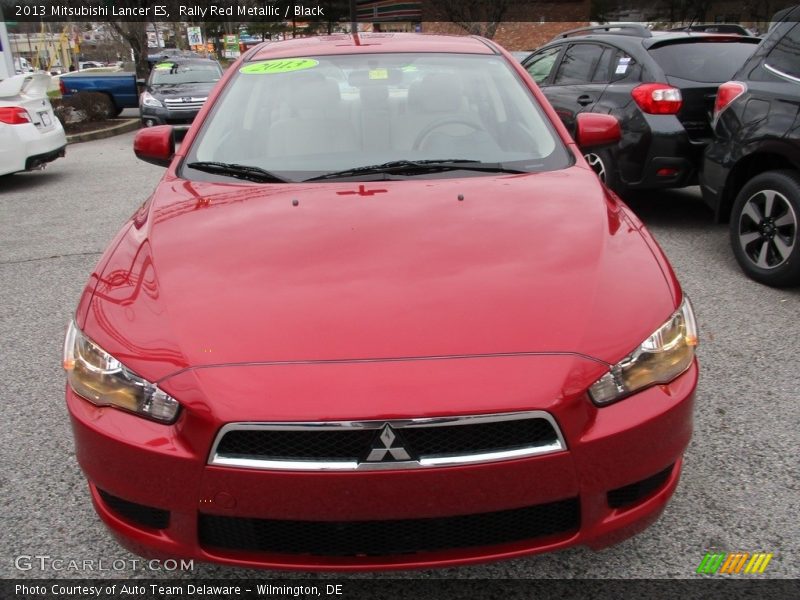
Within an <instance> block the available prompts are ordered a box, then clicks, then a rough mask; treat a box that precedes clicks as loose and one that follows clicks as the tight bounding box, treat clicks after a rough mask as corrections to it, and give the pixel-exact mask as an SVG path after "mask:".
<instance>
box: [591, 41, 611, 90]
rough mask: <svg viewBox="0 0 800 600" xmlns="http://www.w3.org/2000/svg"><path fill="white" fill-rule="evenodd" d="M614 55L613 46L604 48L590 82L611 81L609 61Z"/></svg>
mask: <svg viewBox="0 0 800 600" xmlns="http://www.w3.org/2000/svg"><path fill="white" fill-rule="evenodd" d="M615 55H616V51H615V50H614V49H613V48H604V49H603V54H602V56H601V57H600V61H599V62H598V63H597V68H596V69H595V70H594V74H593V75H592V83H608V82H609V81H611V61H612V59H613V58H614V56H615Z"/></svg>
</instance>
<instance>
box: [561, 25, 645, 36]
mask: <svg viewBox="0 0 800 600" xmlns="http://www.w3.org/2000/svg"><path fill="white" fill-rule="evenodd" d="M593 33H611V34H614V35H629V36H631V37H641V38H649V37H653V34H652V32H651V31H650V30H649V29H648V28H647V27H645V26H644V25H642V24H641V23H606V24H605V25H589V26H588V27H578V28H577V29H570V30H569V31H565V32H563V33H560V34H558V35H557V36H556V37H555V39H559V38H568V37H575V36H579V35H591V34H593Z"/></svg>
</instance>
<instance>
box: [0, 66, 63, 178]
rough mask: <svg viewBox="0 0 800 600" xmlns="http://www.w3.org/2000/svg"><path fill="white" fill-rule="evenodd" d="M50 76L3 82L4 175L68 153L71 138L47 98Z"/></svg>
mask: <svg viewBox="0 0 800 600" xmlns="http://www.w3.org/2000/svg"><path fill="white" fill-rule="evenodd" d="M49 84H50V76H49V75H47V74H44V73H27V74H23V75H15V76H14V77H9V78H8V79H4V80H3V81H0V175H8V174H10V173H16V172H18V171H27V170H30V169H36V168H38V167H41V166H42V165H44V164H46V163H48V162H51V161H53V160H55V159H57V158H59V157H60V156H64V152H65V149H66V146H67V137H66V135H65V134H64V128H63V127H62V126H61V122H60V121H59V120H58V119H57V118H56V116H55V114H54V113H53V107H52V106H51V105H50V101H49V100H48V99H47V88H48V86H49Z"/></svg>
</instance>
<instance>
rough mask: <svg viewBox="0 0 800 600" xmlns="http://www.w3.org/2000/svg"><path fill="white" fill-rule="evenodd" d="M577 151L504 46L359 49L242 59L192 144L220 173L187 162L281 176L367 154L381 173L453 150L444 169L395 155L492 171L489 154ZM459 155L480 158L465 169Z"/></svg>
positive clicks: (544, 157) (532, 166) (503, 164)
mask: <svg viewBox="0 0 800 600" xmlns="http://www.w3.org/2000/svg"><path fill="white" fill-rule="evenodd" d="M571 160H572V159H571V155H570V154H569V153H568V152H567V150H566V148H565V147H564V145H563V144H562V143H561V142H560V139H559V138H558V137H557V135H556V133H555V131H554V130H553V129H552V126H551V124H550V122H549V121H548V120H547V118H546V117H545V116H544V115H543V114H542V112H541V110H540V108H539V106H538V104H537V102H536V100H535V99H534V98H533V96H532V95H531V93H530V91H529V90H528V89H527V88H526V87H525V85H524V84H523V83H522V81H521V79H519V78H518V77H517V76H516V74H515V73H514V72H513V71H512V69H511V68H510V67H509V65H508V64H507V63H506V61H505V59H503V58H502V57H499V56H487V55H460V54H443V53H440V54H360V55H337V56H320V57H313V58H310V57H303V58H289V59H278V60H269V61H257V62H250V63H246V64H244V65H242V66H241V67H240V68H239V72H238V73H236V74H235V76H234V78H233V79H232V80H231V82H230V83H229V85H228V86H226V90H225V92H224V94H223V96H222V97H221V98H220V100H219V101H218V102H217V103H216V105H215V107H214V109H213V111H212V112H211V114H210V115H209V117H208V118H207V119H206V121H205V123H204V124H203V128H202V130H201V132H200V134H199V136H198V138H197V139H196V141H195V143H194V144H193V145H192V148H191V149H190V150H189V153H188V155H187V159H186V162H185V163H184V164H185V165H189V167H186V166H185V167H184V169H183V175H184V176H190V177H191V178H193V179H217V178H219V177H220V176H221V175H220V169H221V167H219V166H218V165H214V166H213V170H214V171H215V173H214V174H213V175H209V174H208V173H203V172H201V171H200V170H199V169H193V168H190V167H191V164H192V163H194V164H196V165H200V164H201V163H212V162H213V163H222V164H228V165H230V164H233V165H236V166H237V167H241V166H243V165H244V166H246V167H257V168H259V169H263V170H266V171H269V173H270V174H271V175H277V176H279V177H280V178H281V179H282V180H284V181H304V180H307V179H311V178H315V177H317V178H318V177H320V176H321V175H332V174H335V173H337V172H340V171H341V172H342V177H350V178H352V177H359V176H361V173H356V174H354V173H347V174H346V173H344V171H347V170H352V169H358V168H360V167H366V166H371V167H372V168H371V169H369V170H367V173H369V175H370V176H371V177H373V178H374V177H375V172H376V171H381V168H380V167H382V166H385V165H387V164H390V163H396V162H397V161H413V162H415V163H417V162H420V161H449V163H448V165H446V166H444V167H443V168H442V169H438V170H437V168H436V167H432V166H431V165H430V163H428V164H425V166H424V167H419V166H418V165H412V167H407V166H406V167H402V168H398V167H397V165H394V168H393V171H392V178H402V177H409V176H414V177H436V176H443V174H442V173H443V172H445V173H447V172H448V171H454V170H458V176H462V175H463V176H466V175H471V176H480V175H481V174H486V172H492V169H491V168H489V167H488V166H487V167H485V168H483V169H481V168H480V167H481V165H482V164H483V163H487V164H488V163H493V164H494V165H496V169H495V171H496V172H500V171H501V170H505V171H506V172H513V171H521V172H535V171H542V170H552V169H560V168H564V167H566V166H568V165H569V164H571ZM455 161H462V163H463V162H464V161H476V162H475V163H473V166H475V165H477V167H479V168H474V169H471V170H469V171H466V170H465V171H461V170H460V169H456V168H455V167H456V166H458V163H457V162H455ZM414 166H416V167H417V168H416V171H415V172H414V173H411V172H409V171H410V170H412V169H413V167H414ZM374 167H378V168H377V169H376V168H374ZM206 170H208V169H206ZM384 174H386V172H385V170H384ZM449 176H451V177H452V176H453V175H452V174H450V175H449ZM387 178H388V175H387Z"/></svg>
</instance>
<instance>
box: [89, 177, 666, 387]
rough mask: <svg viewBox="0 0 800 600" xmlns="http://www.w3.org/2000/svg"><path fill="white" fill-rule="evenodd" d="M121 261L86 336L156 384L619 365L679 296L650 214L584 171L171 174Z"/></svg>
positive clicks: (109, 269)
mask: <svg viewBox="0 0 800 600" xmlns="http://www.w3.org/2000/svg"><path fill="white" fill-rule="evenodd" d="M460 197H463V199H460ZM106 258H107V259H106V260H105V261H101V264H102V263H103V262H105V263H106V266H105V269H104V270H103V272H102V274H100V275H98V277H97V279H98V284H97V286H96V289H95V292H94V296H93V298H92V301H91V303H90V305H89V309H88V311H86V320H85V331H86V333H87V335H89V336H90V337H92V338H93V339H95V341H96V342H97V343H99V344H100V345H101V346H103V347H104V348H105V349H106V350H107V351H109V352H110V353H112V354H113V355H115V356H116V357H117V358H118V359H120V360H122V361H123V362H124V363H126V364H127V365H128V366H129V367H130V368H132V369H133V370H135V371H138V372H139V373H140V374H142V375H143V376H146V377H148V378H150V379H153V380H158V379H160V378H164V377H167V376H169V375H170V374H173V373H175V372H176V371H180V370H182V369H185V368H187V367H197V366H204V365H230V364H253V363H262V362H263V363H274V362H279V363H280V362H295V361H304V362H308V361H348V360H357V359H397V358H424V357H453V356H486V355H513V354H516V353H522V354H537V353H548V354H559V353H575V354H580V355H585V356H588V357H592V358H594V359H597V360H600V361H605V362H608V363H614V362H616V361H618V360H619V359H620V358H622V357H623V356H625V355H626V354H627V353H629V352H630V351H631V350H632V349H633V348H634V347H635V346H636V345H638V344H639V343H640V342H641V341H643V340H644V339H645V338H646V337H647V336H648V335H650V334H651V333H652V332H653V331H654V330H655V329H656V328H657V327H658V326H659V325H660V324H661V323H662V322H663V321H664V320H666V319H667V318H668V317H669V315H670V314H671V313H672V312H673V311H674V310H675V307H676V302H677V295H678V294H679V292H678V290H677V284H676V283H675V281H674V277H673V276H672V274H671V272H670V271H669V266H668V265H667V264H666V261H665V260H664V258H663V256H662V255H661V253H660V251H659V250H658V248H657V246H655V243H654V242H652V241H651V240H650V238H649V235H647V234H646V232H644V231H643V228H642V226H641V224H640V223H639V222H638V221H637V220H636V219H635V217H633V216H632V215H630V214H629V213H628V212H627V211H626V210H625V208H624V206H623V205H622V204H621V203H620V202H619V201H618V200H616V199H615V198H614V197H611V196H609V195H607V192H606V191H605V190H604V188H602V187H601V185H600V184H599V183H598V182H597V179H596V177H595V175H594V174H593V173H592V172H591V171H589V170H588V169H586V168H583V167H573V168H570V169H566V170H563V171H555V172H548V173H539V174H529V175H505V176H489V177H469V178H463V179H441V180H430V179H427V180H409V181H381V182H369V183H359V182H331V183H315V184H287V185H251V184H242V185H238V184H220V183H209V182H188V181H185V180H180V179H174V178H172V179H170V178H165V180H163V181H162V182H161V183H160V184H159V187H158V188H157V190H156V192H155V193H154V195H153V197H152V198H151V199H150V200H149V201H148V202H147V203H146V204H145V205H144V206H143V207H142V209H140V211H139V212H138V213H137V214H136V215H135V217H134V219H133V220H132V223H131V224H130V226H129V228H128V230H127V231H126V232H125V233H124V234H121V235H120V236H119V237H118V240H117V242H116V243H115V248H114V250H113V251H110V256H107V257H106ZM80 319H81V315H79V324H80Z"/></svg>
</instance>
